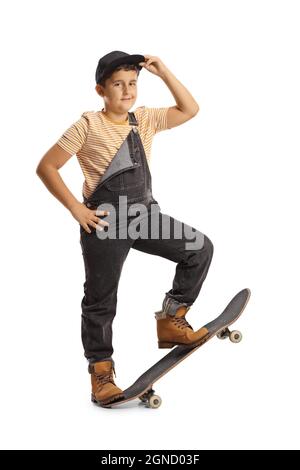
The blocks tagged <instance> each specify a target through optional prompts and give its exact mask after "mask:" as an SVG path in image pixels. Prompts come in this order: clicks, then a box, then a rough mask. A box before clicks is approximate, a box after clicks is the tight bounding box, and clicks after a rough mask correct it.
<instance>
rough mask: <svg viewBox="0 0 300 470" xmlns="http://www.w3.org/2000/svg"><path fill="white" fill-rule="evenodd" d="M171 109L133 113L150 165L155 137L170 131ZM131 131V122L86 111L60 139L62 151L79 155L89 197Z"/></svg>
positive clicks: (85, 193) (101, 112)
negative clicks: (169, 112) (115, 119)
mask: <svg viewBox="0 0 300 470" xmlns="http://www.w3.org/2000/svg"><path fill="white" fill-rule="evenodd" d="M168 109H169V108H147V107H146V106H140V107H139V108H136V110H134V111H133V112H134V115H135V117H136V119H137V121H138V131H139V135H140V137H141V140H142V143H143V146H144V149H145V153H146V158H147V161H148V163H149V162H150V154H151V146H152V139H153V136H154V135H155V134H156V133H157V132H160V131H163V130H166V129H168V127H167V111H168ZM131 129H132V126H130V125H129V123H128V119H127V120H126V121H123V122H116V121H112V120H111V119H110V118H108V117H107V116H106V115H105V113H103V110H102V111H86V112H84V113H82V115H81V117H80V119H79V120H78V121H76V122H74V123H73V124H72V125H71V126H70V127H69V128H68V129H67V130H66V131H65V132H64V133H63V134H62V136H61V137H60V138H59V139H58V141H57V142H56V143H57V144H58V145H59V146H60V147H62V148H63V149H64V150H65V151H66V152H68V153H70V154H71V155H74V154H76V155H77V159H78V162H79V164H80V167H81V169H82V172H83V175H84V177H85V181H84V183H83V188H82V192H83V195H84V196H85V197H89V196H90V195H91V194H92V192H93V191H94V189H95V188H96V186H97V185H98V184H99V182H100V180H101V177H102V175H103V174H104V173H105V171H106V169H107V168H108V166H109V164H110V162H111V160H112V159H113V157H114V156H115V154H116V153H117V151H118V150H119V148H120V147H121V145H122V143H123V141H124V140H125V139H126V137H127V135H128V134H129V132H130V131H131Z"/></svg>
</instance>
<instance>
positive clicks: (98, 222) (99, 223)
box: [70, 202, 109, 233]
mask: <svg viewBox="0 0 300 470" xmlns="http://www.w3.org/2000/svg"><path fill="white" fill-rule="evenodd" d="M70 212H71V214H72V215H73V217H74V219H76V220H77V222H79V223H80V225H81V226H82V227H83V228H84V230H85V231H86V232H88V233H91V232H92V231H91V230H90V228H89V225H90V226H91V227H94V228H96V229H98V230H103V227H108V225H109V223H108V222H106V221H105V220H102V219H100V218H99V217H97V215H98V216H105V215H109V211H97V209H88V207H86V205H85V204H83V203H82V202H78V204H75V205H74V206H72V208H71V209H70ZM96 214H97V215H96Z"/></svg>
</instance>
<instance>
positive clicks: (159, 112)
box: [145, 107, 169, 134]
mask: <svg viewBox="0 0 300 470" xmlns="http://www.w3.org/2000/svg"><path fill="white" fill-rule="evenodd" d="M168 109H169V108H147V107H145V111H146V113H147V120H148V123H149V126H150V127H151V129H153V132H154V133H155V134H156V133H157V132H161V131H164V130H166V129H168V122H167V112H168Z"/></svg>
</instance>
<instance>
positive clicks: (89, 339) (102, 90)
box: [37, 51, 213, 405]
mask: <svg viewBox="0 0 300 470" xmlns="http://www.w3.org/2000/svg"><path fill="white" fill-rule="evenodd" d="M142 68H145V69H146V70H148V71H149V72H151V73H153V74H155V75H157V76H159V77H160V78H161V79H162V80H163V81H164V82H165V83H166V85H167V86H168V88H169V89H170V91H171V93H172V94H173V96H174V98H175V101H176V106H172V107H168V108H147V107H146V106H142V107H139V108H137V109H136V110H135V111H134V112H129V109H130V108H131V107H132V106H133V104H134V102H135V101H136V97H137V78H138V75H139V73H140V71H141V69H142ZM95 89H96V91H97V93H98V94H99V95H100V96H101V97H102V98H103V100H104V105H105V107H104V108H102V110H101V111H96V112H94V111H87V112H84V113H83V114H82V115H81V118H80V119H79V120H78V121H76V122H75V123H74V124H72V125H71V126H70V127H69V128H68V129H67V130H66V131H65V132H64V133H63V134H62V136H61V137H60V139H59V140H58V141H57V142H56V144H55V145H54V146H53V147H52V148H50V150H49V151H48V152H47V153H46V154H45V155H44V157H43V158H42V159H41V161H40V163H39V165H38V167H37V174H38V176H39V177H40V178H41V179H42V181H43V182H44V184H45V185H46V187H47V188H48V189H49V191H50V192H51V193H52V194H53V195H54V196H55V197H56V198H57V199H58V200H59V201H60V202H61V203H62V204H63V205H64V206H65V207H66V208H67V209H68V210H69V211H70V212H71V214H72V216H73V217H74V218H75V219H76V220H77V221H78V222H79V224H80V244H81V248H82V255H83V259H84V265H85V274H86V280H85V282H84V297H83V299H82V302H81V308H82V343H83V347H84V355H85V357H86V358H87V360H88V361H89V367H88V370H89V373H90V374H91V383H92V401H93V402H95V403H97V404H99V405H104V404H108V403H110V402H112V401H114V400H117V399H119V398H120V397H122V393H123V392H122V390H121V389H120V388H119V387H117V385H116V384H115V382H114V375H113V372H114V361H113V359H112V354H113V347H112V322H113V319H114V316H115V313H116V305H117V289H118V283H119V279H120V275H121V270H122V266H123V263H124V261H125V259H126V257H127V255H128V252H129V250H130V248H134V249H136V250H140V251H143V252H146V253H149V254H152V255H158V256H162V257H164V258H167V259H169V260H172V261H174V262H175V263H177V264H176V273H175V277H174V280H173V286H172V289H171V290H169V291H168V292H166V293H165V298H164V300H163V303H162V309H161V310H160V311H158V312H156V313H155V317H156V322H157V336H158V347H159V348H172V347H173V346H175V345H178V344H188V345H191V344H197V342H198V341H199V340H200V339H201V338H203V336H205V335H206V334H207V330H205V328H201V329H200V330H198V331H194V330H193V328H192V327H191V325H190V324H189V323H188V322H187V320H186V318H185V316H186V313H187V311H188V310H189V309H190V307H191V305H192V304H193V302H194V301H195V299H196V298H197V296H198V294H199V292H200V289H201V286H202V284H203V281H204V279H205V277H206V275H207V271H208V269H209V266H210V263H211V259H212V256H213V245H212V243H211V241H210V240H209V239H208V237H206V236H205V235H204V234H202V233H201V232H199V231H198V230H196V229H194V228H193V227H190V226H188V225H186V224H183V223H181V222H179V221H178V220H176V219H174V218H173V217H170V216H168V215H166V214H162V213H161V210H160V207H159V205H158V202H157V201H156V200H155V199H154V197H153V195H152V186H151V174H150V170H149V166H148V164H149V159H150V151H151V143H152V139H153V136H154V135H155V134H156V133H157V132H160V131H162V130H166V129H171V128H172V127H175V126H178V125H180V124H182V123H184V122H185V121H188V120H189V119H191V118H192V117H193V116H195V115H196V113H197V112H198V110H199V107H198V105H197V103H196V102H195V100H194V99H193V97H192V96H191V94H190V93H189V92H188V90H187V89H186V88H185V87H184V86H183V85H182V84H181V83H180V82H179V81H178V80H177V79H176V78H175V76H174V75H173V74H172V73H171V71H170V70H169V69H168V68H167V67H166V66H165V65H164V64H163V62H162V61H161V60H160V59H159V58H158V57H154V56H150V55H145V56H142V55H130V54H127V53H125V52H122V51H113V52H110V53H108V54H106V55H105V56H103V57H102V58H101V59H100V60H99V62H98V66H97V69H96V87H95ZM74 154H76V155H77V158H78V161H79V164H80V166H81V168H82V171H83V174H84V176H85V181H84V184H83V202H80V201H78V200H77V199H76V198H75V197H74V196H73V194H72V193H71V192H70V191H69V189H68V188H67V187H66V185H65V184H64V182H63V180H62V178H61V177H60V174H59V172H58V170H59V169H60V168H61V167H62V166H63V165H64V164H65V163H66V162H67V160H68V159H69V158H70V157H71V156H72V155H74ZM137 212H138V213H139V216H138V217H135V215H136V213H137ZM110 216H111V217H110ZM104 217H106V218H105V219H104ZM137 228H139V230H137ZM104 229H105V230H104ZM191 233H192V234H193V239H195V242H194V243H190V240H191V238H192V237H191Z"/></svg>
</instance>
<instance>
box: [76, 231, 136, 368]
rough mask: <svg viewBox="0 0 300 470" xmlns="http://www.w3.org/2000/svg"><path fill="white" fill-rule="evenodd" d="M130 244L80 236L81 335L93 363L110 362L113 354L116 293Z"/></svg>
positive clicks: (85, 353) (92, 236)
mask: <svg viewBox="0 0 300 470" xmlns="http://www.w3.org/2000/svg"><path fill="white" fill-rule="evenodd" d="M131 244H132V241H131V240H119V239H109V238H106V239H102V240H100V239H99V238H98V237H97V235H96V232H92V233H91V234H88V233H87V232H85V233H82V234H81V247H82V254H83V260H84V267H85V277H86V279H85V282H84V297H83V299H82V302H81V309H82V315H81V319H82V321H81V336H82V343H83V348H84V355H85V357H86V358H87V359H88V361H89V362H90V363H93V362H97V361H103V360H108V359H109V358H110V357H111V356H112V354H113V346H112V323H113V320H114V317H115V314H116V307H117V290H118V285H119V279H120V275H121V271H122V267H123V263H124V261H125V259H126V257H127V254H128V252H129V249H130V246H131Z"/></svg>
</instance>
